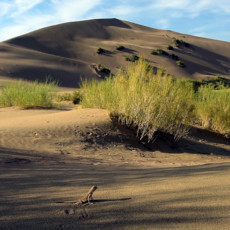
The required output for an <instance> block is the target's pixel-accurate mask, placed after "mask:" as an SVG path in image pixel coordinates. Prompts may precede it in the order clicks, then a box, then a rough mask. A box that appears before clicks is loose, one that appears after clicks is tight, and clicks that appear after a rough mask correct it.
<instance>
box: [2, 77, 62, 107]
mask: <svg viewBox="0 0 230 230" xmlns="http://www.w3.org/2000/svg"><path fill="white" fill-rule="evenodd" d="M56 89H57V84H56V83H55V82H48V81H47V82H45V83H39V82H37V81H35V82H29V81H24V80H19V81H17V82H14V83H9V84H7V85H5V86H4V87H3V89H2V92H1V94H0V106H4V107H7V106H20V107H23V108H52V107H53V106H54V104H53V98H54V96H55V92H56Z"/></svg>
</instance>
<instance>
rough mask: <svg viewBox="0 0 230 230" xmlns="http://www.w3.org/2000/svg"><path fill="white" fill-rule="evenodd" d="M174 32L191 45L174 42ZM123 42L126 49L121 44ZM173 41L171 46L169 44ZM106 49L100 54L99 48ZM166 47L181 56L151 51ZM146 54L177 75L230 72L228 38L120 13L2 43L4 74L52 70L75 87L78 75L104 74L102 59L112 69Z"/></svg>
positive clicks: (0, 72)
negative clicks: (189, 32)
mask: <svg viewBox="0 0 230 230" xmlns="http://www.w3.org/2000/svg"><path fill="white" fill-rule="evenodd" d="M173 38H176V39H179V40H183V41H185V42H186V43H188V44H189V47H186V46H183V45H182V46H181V47H179V48H178V47H175V46H174V43H173ZM121 45H122V46H124V47H125V49H124V50H122V51H119V50H116V47H117V46H121ZM168 45H172V46H174V49H173V50H167V46H168ZM99 47H101V48H103V49H104V50H105V52H104V53H103V54H97V49H98V48H99ZM158 48H160V49H164V50H165V51H167V52H168V53H169V54H170V55H171V54H174V55H176V56H178V57H179V58H180V60H182V61H183V62H184V63H185V65H186V67H185V68H180V67H178V66H177V65H176V61H175V60H173V59H172V58H170V57H169V56H165V55H151V54H150V53H151V51H152V50H154V49H158ZM132 54H137V55H139V56H141V55H142V56H144V57H145V58H146V59H147V60H148V61H149V62H150V63H151V64H152V65H154V66H157V67H163V68H166V69H167V71H168V72H169V73H170V74H172V75H174V76H177V77H190V78H203V77H207V76H209V77H212V76H215V75H221V76H224V77H227V78H229V77H230V67H229V66H230V43H229V42H223V41H216V40H211V39H204V38H199V37H194V36H190V35H185V34H179V33H176V32H172V31H165V30H156V29H153V28H148V27H145V26H141V25H137V24H134V23H131V22H127V21H122V20H118V19H95V20H87V21H79V22H71V23H65V24H60V25H55V26H50V27H47V28H43V29H40V30H37V31H34V32H31V33H28V34H25V35H22V36H19V37H16V38H12V39H10V40H8V41H5V42H2V43H0V78H1V79H3V78H4V77H6V78H10V79H15V78H26V79H30V80H33V79H44V78H46V77H47V76H48V75H49V76H51V77H53V78H54V79H56V80H58V81H59V83H60V85H61V86H66V87H77V86H79V81H80V78H100V77H103V76H104V74H103V73H100V71H98V70H97V69H96V68H95V66H96V65H97V64H98V63H101V64H103V65H104V66H105V67H107V68H109V69H110V70H111V71H112V73H116V71H117V70H118V69H119V68H121V67H124V66H126V65H127V64H128V63H127V61H125V57H130V56H131V55H132Z"/></svg>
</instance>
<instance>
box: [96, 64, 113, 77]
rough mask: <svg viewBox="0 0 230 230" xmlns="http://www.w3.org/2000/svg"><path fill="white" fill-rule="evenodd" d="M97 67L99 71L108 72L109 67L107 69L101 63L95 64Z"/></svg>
mask: <svg viewBox="0 0 230 230" xmlns="http://www.w3.org/2000/svg"><path fill="white" fill-rule="evenodd" d="M97 68H98V70H99V71H100V72H101V73H105V74H108V75H109V74H110V72H111V71H110V69H108V68H106V67H105V66H104V65H102V64H98V65H97Z"/></svg>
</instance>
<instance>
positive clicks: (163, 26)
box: [156, 19, 170, 29]
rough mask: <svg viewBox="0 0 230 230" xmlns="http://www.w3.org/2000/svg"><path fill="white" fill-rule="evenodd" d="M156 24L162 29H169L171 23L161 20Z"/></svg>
mask: <svg viewBox="0 0 230 230" xmlns="http://www.w3.org/2000/svg"><path fill="white" fill-rule="evenodd" d="M156 24H157V25H158V26H159V28H161V29H168V28H169V26H170V23H169V21H168V20H167V19H160V20H158V21H157V22H156Z"/></svg>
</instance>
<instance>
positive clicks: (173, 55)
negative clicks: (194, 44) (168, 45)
mask: <svg viewBox="0 0 230 230" xmlns="http://www.w3.org/2000/svg"><path fill="white" fill-rule="evenodd" d="M170 57H171V58H172V59H173V60H175V61H178V60H179V57H178V56H177V55H175V54H171V55H170Z"/></svg>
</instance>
